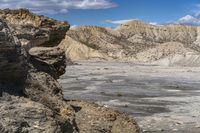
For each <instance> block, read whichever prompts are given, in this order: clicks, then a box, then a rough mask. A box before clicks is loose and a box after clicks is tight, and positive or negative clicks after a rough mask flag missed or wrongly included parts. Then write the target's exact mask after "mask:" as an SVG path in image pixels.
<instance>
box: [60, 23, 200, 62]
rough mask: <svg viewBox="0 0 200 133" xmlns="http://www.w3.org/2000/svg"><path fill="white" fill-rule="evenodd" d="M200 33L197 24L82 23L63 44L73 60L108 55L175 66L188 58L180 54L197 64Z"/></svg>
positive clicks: (105, 57) (117, 58)
mask: <svg viewBox="0 0 200 133" xmlns="http://www.w3.org/2000/svg"><path fill="white" fill-rule="evenodd" d="M199 33H200V32H199V27H197V26H187V25H165V26H155V25H150V24H147V23H144V22H141V21H132V22H128V23H126V24H122V25H121V26H119V27H117V28H116V29H111V28H103V27H96V26H81V27H76V28H73V29H71V30H70V31H69V32H67V35H66V37H65V40H63V41H62V42H61V44H60V47H61V48H62V49H64V50H65V51H66V55H68V56H69V57H70V58H71V59H72V60H78V59H89V58H104V59H108V60H109V59H112V60H113V59H115V60H126V61H135V62H148V63H149V62H154V63H155V62H156V61H159V60H169V61H168V62H169V63H168V65H173V64H179V63H177V61H178V62H186V61H185V60H187V59H186V58H181V59H180V58H179V59H180V60H179V59H178V56H183V57H184V56H187V55H189V56H190V57H191V58H193V57H194V59H192V60H193V63H194V62H196V61H198V60H199V58H196V57H197V56H199V52H200V40H199V36H200V34H199ZM68 40H70V41H68ZM69 42H73V45H72V43H69ZM78 49H80V50H78ZM80 51H81V52H80ZM171 58H174V60H171ZM186 65H188V64H186Z"/></svg>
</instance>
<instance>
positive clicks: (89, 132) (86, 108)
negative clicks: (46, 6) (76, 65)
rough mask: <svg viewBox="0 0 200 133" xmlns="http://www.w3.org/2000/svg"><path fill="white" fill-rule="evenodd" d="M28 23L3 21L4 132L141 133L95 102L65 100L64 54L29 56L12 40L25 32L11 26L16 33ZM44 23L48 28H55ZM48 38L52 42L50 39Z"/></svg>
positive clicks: (0, 80) (50, 51) (0, 121)
mask: <svg viewBox="0 0 200 133" xmlns="http://www.w3.org/2000/svg"><path fill="white" fill-rule="evenodd" d="M21 11H22V10H20V11H13V13H14V18H13V19H12V17H11V16H10V17H9V19H8V18H7V19H6V18H5V19H6V20H5V21H6V22H8V21H9V20H10V21H11V20H15V19H16V18H15V12H17V13H18V12H21ZM3 12H6V11H3ZM10 12H12V11H10V10H9V12H8V13H5V14H7V15H8V14H9V13H10ZM26 12H27V11H26ZM22 14H23V13H22ZM22 14H21V15H22ZM8 16H9V15H8ZM22 16H23V15H22ZM26 18H27V16H26ZM26 18H24V19H25V20H23V19H20V20H18V23H16V25H15V22H12V21H11V22H9V24H11V26H8V25H7V24H6V22H5V21H4V20H0V29H1V30H0V51H1V52H0V69H1V71H0V109H1V111H0V132H1V133H25V132H26V133H27V132H37V133H79V132H80V133H102V132H104V133H121V132H126V133H138V132H139V128H138V126H137V124H136V122H135V121H134V120H133V119H132V118H129V117H128V116H127V115H125V114H123V113H119V112H117V111H114V110H112V109H109V108H106V107H103V106H99V105H97V104H94V103H88V102H84V101H66V100H64V99H63V94H62V89H61V87H60V85H59V84H58V82H57V81H56V79H57V78H59V76H60V75H62V74H63V73H64V68H65V66H66V62H65V55H64V52H63V51H62V50H61V49H59V48H58V47H56V46H55V47H48V48H45V47H34V48H32V49H30V50H29V52H28V53H27V52H26V51H25V50H23V48H22V47H21V45H20V41H22V43H24V42H23V39H22V38H20V37H19V36H17V37H19V39H20V41H18V39H17V38H16V37H15V36H13V35H12V33H13V34H14V35H19V34H21V33H19V34H17V33H18V31H17V30H16V31H15V30H13V31H11V30H10V28H9V27H11V29H17V28H16V27H18V24H19V26H21V25H20V24H21V23H23V22H27V19H26ZM30 21H31V20H30ZM45 22H46V23H45V25H46V24H47V25H48V24H49V23H50V24H52V23H51V21H45ZM12 23H13V24H12ZM13 25H14V26H13ZM45 25H43V26H44V27H46V26H45ZM15 26H16V27H15ZM67 27H68V26H67ZM67 27H65V28H67ZM57 28H58V29H62V28H63V27H62V25H61V28H60V27H59V26H58V27H57ZM65 28H64V29H65ZM33 29H34V28H33ZM24 33H25V34H26V33H27V32H25V31H24ZM62 36H63V35H62ZM49 37H50V38H49V40H48V41H50V40H52V38H51V36H49ZM29 39H30V38H29ZM29 39H27V40H28V41H29V42H33V41H32V40H31V39H30V40H29ZM33 40H34V39H33ZM48 41H47V42H48ZM49 43H50V42H49ZM51 43H55V42H54V41H53V42H51ZM44 44H46V43H42V45H44ZM27 45H28V44H27ZM54 45H55V44H50V45H48V46H54ZM32 46H35V45H32ZM32 46H31V47H32ZM45 46H46V45H45ZM26 48H27V47H26Z"/></svg>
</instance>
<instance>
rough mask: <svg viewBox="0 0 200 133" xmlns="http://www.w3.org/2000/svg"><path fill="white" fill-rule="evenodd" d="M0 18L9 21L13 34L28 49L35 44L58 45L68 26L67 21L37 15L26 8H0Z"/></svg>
mask: <svg viewBox="0 0 200 133" xmlns="http://www.w3.org/2000/svg"><path fill="white" fill-rule="evenodd" d="M0 18H4V20H6V21H7V23H9V26H10V27H11V30H12V33H13V35H15V36H16V37H17V38H18V39H19V40H20V41H21V43H22V46H23V47H24V48H26V49H28V50H29V49H30V48H32V47H35V46H56V45H58V44H59V43H60V41H61V40H62V39H63V38H64V37H65V33H66V32H67V31H68V29H69V27H70V25H69V24H68V23H67V22H59V21H57V20H54V19H50V18H48V17H45V16H39V15H37V14H34V13H32V12H30V11H29V10H27V9H20V10H9V9H6V10H0Z"/></svg>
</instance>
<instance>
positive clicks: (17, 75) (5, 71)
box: [0, 20, 26, 83]
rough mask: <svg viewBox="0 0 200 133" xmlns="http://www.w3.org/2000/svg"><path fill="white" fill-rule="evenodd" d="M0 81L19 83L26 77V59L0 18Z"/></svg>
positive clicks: (18, 44)
mask: <svg viewBox="0 0 200 133" xmlns="http://www.w3.org/2000/svg"><path fill="white" fill-rule="evenodd" d="M0 27H1V28H0V29H1V30H0V70H1V71H0V82H1V83H4V82H9V83H20V82H24V81H25V78H26V61H25V59H24V58H25V57H24V55H23V54H24V53H23V51H21V48H20V43H19V42H18V41H17V39H16V38H14V37H13V36H12V34H11V32H10V29H9V28H8V26H7V24H6V23H5V22H4V21H2V20H0Z"/></svg>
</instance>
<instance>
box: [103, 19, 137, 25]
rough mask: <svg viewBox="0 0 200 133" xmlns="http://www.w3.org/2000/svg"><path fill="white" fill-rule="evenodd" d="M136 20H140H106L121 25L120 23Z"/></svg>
mask: <svg viewBox="0 0 200 133" xmlns="http://www.w3.org/2000/svg"><path fill="white" fill-rule="evenodd" d="M134 20H138V19H123V20H106V22H107V23H111V24H117V25H119V24H124V23H127V22H130V21H134Z"/></svg>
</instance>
